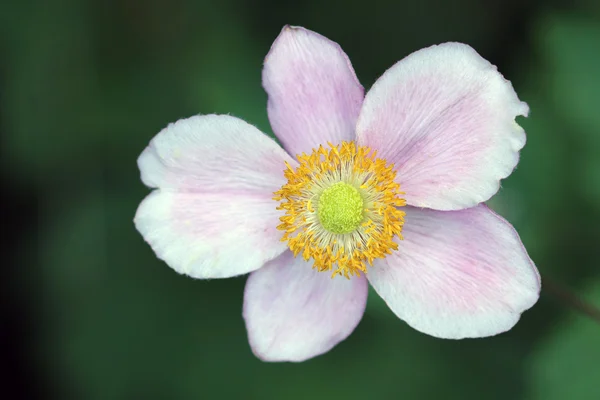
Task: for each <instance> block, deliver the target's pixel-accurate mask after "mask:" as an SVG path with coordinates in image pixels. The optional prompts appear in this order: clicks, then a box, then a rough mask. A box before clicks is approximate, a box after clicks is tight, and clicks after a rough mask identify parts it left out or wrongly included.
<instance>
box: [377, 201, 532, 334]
mask: <svg viewBox="0 0 600 400" xmlns="http://www.w3.org/2000/svg"><path fill="white" fill-rule="evenodd" d="M403 236H404V240H402V241H399V245H398V250H397V251H395V252H394V253H393V254H392V255H389V256H388V257H387V258H386V259H385V260H382V261H378V262H376V264H375V265H374V266H373V268H370V269H369V270H368V273H367V278H368V279H369V282H370V283H371V285H372V286H373V288H374V289H375V291H376V292H377V293H378V294H379V295H380V296H381V297H382V298H383V299H384V300H385V302H386V303H387V304H388V306H389V307H390V308H391V310H392V311H393V312H394V313H395V314H396V315H397V316H398V317H399V318H401V319H403V320H404V321H406V322H407V323H408V324H409V325H410V326H412V327H413V328H415V329H417V330H419V331H421V332H424V333H427V334H429V335H432V336H436V337H440V338H448V339H462V338H471V337H483V336H492V335H496V334H498V333H501V332H504V331H507V330H509V329H510V328H512V327H513V326H514V325H515V324H516V323H517V321H518V320H519V317H520V315H521V313H522V312H524V311H525V310H527V309H529V308H530V307H532V306H533V305H534V304H535V302H536V301H537V299H538V297H539V292H540V285H541V282H540V277H539V274H538V272H537V269H536V267H535V265H534V264H533V262H532V261H531V259H530V258H529V256H528V255H527V252H526V251H525V248H524V247H523V245H522V243H521V241H520V239H519V236H518V234H517V232H516V231H515V230H514V228H513V227H512V226H511V225H510V224H509V223H508V222H507V221H505V220H504V219H503V218H501V217H500V216H498V215H497V214H495V213H494V212H492V211H491V210H490V209H488V208H487V207H486V206H484V205H481V206H478V207H474V208H470V209H467V210H461V211H447V212H443V211H434V210H427V209H417V208H413V207H406V217H405V225H404V230H403Z"/></svg>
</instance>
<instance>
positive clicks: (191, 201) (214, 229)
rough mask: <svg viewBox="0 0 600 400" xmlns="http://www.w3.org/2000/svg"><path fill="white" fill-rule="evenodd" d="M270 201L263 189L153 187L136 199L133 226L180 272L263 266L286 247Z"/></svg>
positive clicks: (217, 274) (220, 272)
mask: <svg viewBox="0 0 600 400" xmlns="http://www.w3.org/2000/svg"><path fill="white" fill-rule="evenodd" d="M275 206H276V204H275V203H274V202H273V201H272V200H271V199H270V196H268V195H265V196H262V197H261V196H257V195H254V196H250V195H244V194H242V195H237V194H235V195H227V194H226V193H219V194H212V193H210V194H206V193H185V192H172V191H166V190H165V191H163V190H155V191H154V192H152V193H151V194H150V195H148V197H146V198H145V199H144V201H142V203H141V204H140V206H139V208H138V210H137V213H136V215H135V226H136V228H137V229H138V231H139V232H140V233H141V234H142V235H143V236H144V239H145V240H146V241H147V242H148V243H149V244H150V246H151V247H152V249H153V250H154V252H155V253H156V255H157V257H158V258H160V259H162V260H164V261H165V262H166V263H167V264H168V265H169V266H170V267H171V268H173V269H174V270H175V271H177V272H179V273H180V274H185V275H189V276H191V277H193V278H198V279H210V278H229V277H232V276H236V275H242V274H246V273H248V272H251V271H254V270H256V269H258V268H260V267H262V266H263V265H264V264H265V262H267V261H269V260H272V259H273V258H275V257H277V256H278V255H280V254H281V253H282V252H283V251H284V250H285V249H286V248H287V246H286V244H285V243H282V242H280V240H279V239H280V238H281V232H279V231H278V230H277V228H276V227H277V225H278V224H279V217H280V216H281V213H280V212H279V211H277V210H275Z"/></svg>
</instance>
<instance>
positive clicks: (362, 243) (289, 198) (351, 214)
mask: <svg viewBox="0 0 600 400" xmlns="http://www.w3.org/2000/svg"><path fill="white" fill-rule="evenodd" d="M328 144H329V147H330V148H329V149H325V148H324V147H323V146H319V148H318V149H316V150H315V149H313V151H312V153H311V154H310V155H307V154H305V153H302V154H301V155H299V156H297V159H298V161H299V163H300V165H299V166H298V167H297V168H296V169H295V170H294V169H293V168H292V167H291V166H290V165H289V164H287V163H286V166H287V169H286V170H285V172H284V175H285V178H286V179H287V183H285V184H284V185H283V186H282V187H281V189H280V190H278V191H277V192H275V193H274V194H275V197H274V198H273V199H274V200H277V201H280V202H281V204H280V205H279V206H278V207H277V209H278V210H285V215H284V216H282V217H281V218H280V220H281V224H280V225H279V226H278V227H277V229H279V230H282V231H283V232H284V233H283V237H282V238H281V240H282V241H287V242H288V246H289V247H290V250H291V251H292V252H293V253H294V256H297V255H298V254H300V253H302V257H303V258H304V259H305V260H306V261H308V260H310V259H311V258H312V259H313V260H314V265H313V268H316V269H317V270H319V271H333V273H332V276H335V275H337V274H339V275H344V276H345V277H346V278H349V277H350V276H351V275H357V276H359V275H360V272H361V271H362V272H367V268H366V263H369V265H372V263H373V260H374V259H375V258H384V257H385V256H386V255H387V254H391V252H392V250H396V249H397V248H398V244H397V243H396V242H395V239H396V238H398V239H402V235H401V232H402V226H403V224H404V215H405V213H404V212H403V211H402V210H400V209H399V208H398V207H402V206H404V205H406V202H405V200H404V199H402V198H400V195H401V194H403V193H402V192H400V185H399V184H398V183H396V182H395V178H396V171H394V169H393V165H390V164H387V162H386V161H385V160H383V159H380V158H376V152H372V151H371V150H370V149H369V148H368V147H363V146H357V145H356V144H355V143H354V142H342V143H341V144H340V145H338V146H334V145H333V144H331V143H328ZM334 267H336V268H335V269H334Z"/></svg>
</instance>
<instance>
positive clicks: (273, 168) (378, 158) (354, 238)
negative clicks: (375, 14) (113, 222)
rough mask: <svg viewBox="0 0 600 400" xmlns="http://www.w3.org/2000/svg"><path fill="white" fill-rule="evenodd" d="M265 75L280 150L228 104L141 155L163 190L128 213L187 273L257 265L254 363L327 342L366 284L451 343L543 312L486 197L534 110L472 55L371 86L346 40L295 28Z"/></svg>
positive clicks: (179, 127)
mask: <svg viewBox="0 0 600 400" xmlns="http://www.w3.org/2000/svg"><path fill="white" fill-rule="evenodd" d="M263 85H264V87H265V89H266V91H267V93H268V95H269V101H268V113H269V119H270V121H271V125H272V127H273V131H274V132H275V133H276V135H277V137H278V138H279V140H280V141H281V143H282V145H283V149H282V148H281V147H279V146H278V145H277V144H276V143H275V142H274V141H273V140H271V139H270V138H268V137H267V136H265V135H264V134H262V133H261V132H260V131H258V130H257V129H256V128H255V127H253V126H251V125H249V124H247V123H245V122H243V121H241V120H239V119H237V118H235V117H231V116H228V115H203V116H194V117H191V118H188V119H184V120H180V121H177V122H176V123H174V124H170V125H169V126H167V127H166V128H165V129H163V130H162V131H161V132H160V133H159V134H158V135H156V137H154V139H152V141H151V143H150V145H149V146H148V147H147V148H146V149H145V150H144V152H143V153H142V154H141V156H140V158H139V160H138V165H139V168H140V170H141V176H142V181H143V182H144V183H145V184H146V185H147V186H149V187H152V188H156V190H154V191H153V192H152V193H151V194H150V195H148V197H146V198H145V199H144V201H143V202H142V203H141V204H140V206H139V208H138V210H137V214H136V216H135V225H136V227H137V229H138V230H139V231H140V232H141V234H142V235H143V236H144V238H145V240H146V241H147V242H148V243H149V244H150V246H152V249H153V250H154V251H155V253H156V255H157V256H158V257H159V258H161V259H162V260H164V261H165V262H166V263H167V264H168V265H169V266H170V267H172V268H173V269H174V270H175V271H177V272H179V273H182V274H186V275H189V276H191V277H194V278H199V279H210V278H227V277H232V276H236V275H241V274H246V273H249V272H250V273H251V274H250V276H249V278H248V280H247V283H246V290H245V293H244V307H243V316H244V319H245V322H246V328H247V331H248V338H249V342H250V345H251V347H252V350H253V352H254V353H255V354H256V355H257V356H258V357H259V358H261V359H263V360H267V361H302V360H306V359H309V358H311V357H314V356H317V355H319V354H323V353H325V352H327V351H329V350H330V349H331V348H332V347H333V346H335V345H336V344H337V343H339V342H340V341H342V340H344V339H345V338H346V337H347V336H348V335H349V334H350V333H351V332H352V330H354V328H355V327H356V325H357V324H358V322H359V321H360V319H361V317H362V315H363V312H364V309H365V304H366V301H367V289H368V283H370V284H371V285H372V286H373V288H374V289H375V291H376V292H377V293H378V294H379V295H380V296H381V297H382V298H383V299H384V300H385V301H386V303H387V304H388V306H389V307H390V308H391V309H392V311H393V312H394V313H395V314H396V315H397V316H398V317H399V318H401V319H403V320H404V321H406V322H407V323H408V324H409V325H410V326H412V327H413V328H415V329H417V330H419V331H421V332H424V333H427V334H429V335H433V336H436V337H440V338H449V339H460V338H470V337H482V336H490V335H496V334H498V333H501V332H504V331H507V330H509V329H510V328H512V327H513V326H514V325H515V324H516V322H517V321H518V319H519V317H520V314H521V313H522V312H523V311H525V310H527V309H529V308H530V307H531V306H533V304H534V303H535V302H536V301H537V299H538V296H539V291H540V277H539V274H538V272H537V270H536V268H535V265H534V264H533V262H532V261H531V259H530V258H529V256H528V255H527V252H526V251H525V248H524V247H523V245H522V244H521V241H520V239H519V236H518V234H517V232H516V231H515V230H514V229H513V227H512V226H511V225H510V224H509V223H508V222H506V221H505V220H504V219H502V218H501V217H500V216H498V215H496V214H495V213H494V212H492V211H491V210H489V209H488V208H487V207H486V206H485V205H484V204H483V202H485V201H487V200H488V199H489V198H490V197H492V196H493V195H494V194H495V193H496V192H497V191H498V189H499V186H500V180H501V179H503V178H506V177H507V176H508V175H510V173H511V172H512V170H513V169H514V168H515V166H516V165H517V162H518V159H519V150H520V149H521V148H522V147H523V146H524V144H525V132H524V131H523V129H522V128H521V127H520V126H519V125H518V124H517V123H516V122H515V117H516V116H517V115H523V116H526V115H527V113H528V107H527V105H526V104H525V103H523V102H521V101H520V100H519V99H518V97H517V95H516V93H515V92H514V90H513V88H512V86H511V84H510V82H509V81H507V80H505V79H504V78H503V77H502V75H500V73H498V72H497V70H496V68H495V67H494V66H493V65H491V64H490V63H489V62H488V61H486V60H484V59H483V58H481V56H479V54H477V53H476V52H475V50H473V49H472V48H471V47H469V46H467V45H464V44H459V43H445V44H441V45H438V46H432V47H429V48H426V49H423V50H419V51H417V52H415V53H413V54H411V55H409V56H408V57H406V58H405V59H403V60H401V61H400V62H398V63H397V64H395V65H394V66H393V67H392V68H390V69H389V70H388V71H386V72H385V73H384V74H383V76H382V77H381V78H379V80H377V82H376V83H375V84H374V85H373V87H372V88H371V90H370V91H369V92H368V93H367V94H366V96H365V95H364V90H363V87H362V86H361V85H360V83H359V81H358V79H357V78H356V75H355V73H354V70H353V69H352V65H351V64H350V61H349V59H348V57H347V56H346V54H344V52H343V51H342V49H341V48H340V47H339V46H338V45H337V44H336V43H334V42H331V41H330V40H328V39H326V38H324V37H322V36H320V35H318V34H316V33H314V32H311V31H308V30H306V29H303V28H296V27H285V28H284V29H283V31H282V32H281V34H280V35H279V37H278V38H277V40H276V41H275V43H274V44H273V46H272V48H271V51H270V52H269V54H268V55H267V57H266V58H265V64H264V69H263ZM284 149H285V150H284ZM375 151H376V154H375ZM293 155H297V156H296V157H295V158H294V157H292V156H293ZM294 253H296V255H297V256H296V257H295V256H294ZM323 271H328V272H323ZM332 275H333V277H332Z"/></svg>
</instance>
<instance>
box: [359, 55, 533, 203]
mask: <svg viewBox="0 0 600 400" xmlns="http://www.w3.org/2000/svg"><path fill="white" fill-rule="evenodd" d="M528 111H529V108H528V106H527V104H525V103H523V102H521V101H520V100H519V98H518V97H517V94H516V93H515V91H514V90H513V87H512V85H511V83H510V82H509V81H507V80H506V79H504V78H503V77H502V75H501V74H500V73H499V72H498V71H497V69H496V67H495V66H493V65H492V64H490V63H489V62H488V61H486V60H485V59H483V58H482V57H481V56H480V55H479V54H477V52H476V51H475V50H473V49H472V48H471V47H469V46H467V45H464V44H460V43H445V44H441V45H438V46H432V47H429V48H426V49H422V50H419V51H417V52H415V53H412V54H411V55H409V56H408V57H406V58H404V59H403V60H401V61H399V62H398V63H396V64H395V65H394V66H393V67H392V68H390V69H389V70H388V71H386V72H385V73H384V74H383V76H381V78H379V79H378V80H377V82H375V84H374V85H373V87H372V88H371V90H370V91H369V92H368V93H367V95H366V97H365V100H364V103H363V108H362V110H361V113H360V116H359V119H358V124H357V140H358V143H359V144H360V145H363V146H369V147H371V148H373V149H374V150H377V151H378V155H379V157H382V158H385V159H386V160H387V161H388V162H391V163H393V164H394V165H395V168H396V170H397V171H398V182H399V183H400V184H401V185H402V190H403V191H404V192H406V196H405V198H406V200H407V202H408V204H410V205H413V206H418V207H427V208H432V209H437V210H460V209H464V208H468V207H472V206H474V205H477V204H479V203H481V202H484V201H486V200H488V199H489V198H490V197H492V196H493V195H494V194H495V193H496V192H497V191H498V188H499V185H500V180H501V179H503V178H506V177H507V176H508V175H510V174H511V172H512V171H513V169H514V168H515V166H516V165H517V162H518V160H519V150H521V148H522V147H523V146H524V145H525V132H524V131H523V129H522V128H521V127H520V126H519V125H518V124H517V123H516V122H515V117H516V116H518V115H524V116H526V115H527V114H528Z"/></svg>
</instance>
